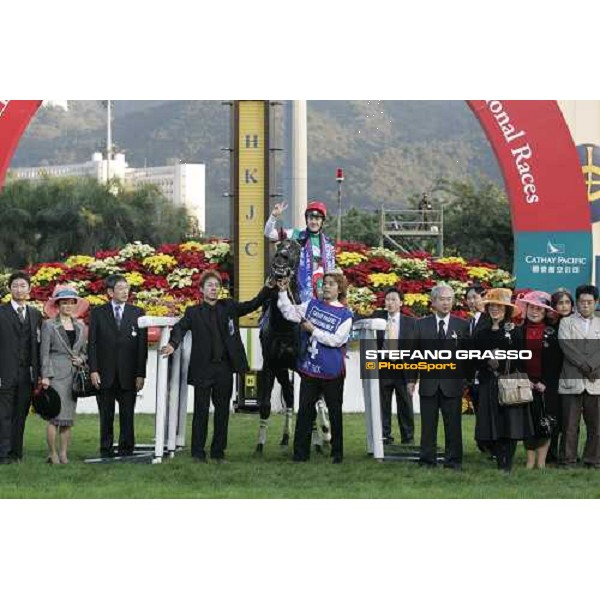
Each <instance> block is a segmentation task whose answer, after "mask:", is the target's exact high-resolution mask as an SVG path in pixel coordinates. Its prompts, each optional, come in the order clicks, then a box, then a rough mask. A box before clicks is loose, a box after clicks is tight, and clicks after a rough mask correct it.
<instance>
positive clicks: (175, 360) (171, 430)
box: [167, 340, 181, 457]
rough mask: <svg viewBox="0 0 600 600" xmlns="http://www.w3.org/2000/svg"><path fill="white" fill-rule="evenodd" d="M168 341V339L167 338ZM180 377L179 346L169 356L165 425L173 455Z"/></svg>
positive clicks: (169, 447)
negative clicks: (167, 403) (167, 406)
mask: <svg viewBox="0 0 600 600" xmlns="http://www.w3.org/2000/svg"><path fill="white" fill-rule="evenodd" d="M167 341H168V340H167ZM180 377H181V347H179V348H177V350H176V351H175V352H174V353H173V355H172V357H171V374H170V378H169V379H170V381H169V411H168V426H167V451H168V452H169V456H171V457H173V456H175V446H176V443H177V439H176V438H177V421H178V420H179V389H180V387H179V378H180Z"/></svg>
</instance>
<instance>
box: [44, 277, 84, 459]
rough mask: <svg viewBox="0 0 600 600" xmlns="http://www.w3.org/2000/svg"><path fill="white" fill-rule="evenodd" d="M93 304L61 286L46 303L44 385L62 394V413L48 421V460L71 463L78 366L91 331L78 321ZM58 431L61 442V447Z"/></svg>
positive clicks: (81, 360)
mask: <svg viewBox="0 0 600 600" xmlns="http://www.w3.org/2000/svg"><path fill="white" fill-rule="evenodd" d="M88 308H89V304H88V302H87V300H84V299H83V298H80V297H79V296H78V294H77V292H76V291H75V290H74V289H72V288H69V287H61V286H57V287H56V289H55V290H54V293H53V294H52V297H51V298H50V299H49V300H48V302H47V303H46V306H45V307H44V312H45V313H46V315H47V316H48V317H49V318H48V319H47V320H46V321H45V322H44V324H43V325H42V339H41V347H40V354H41V362H42V386H43V387H44V388H48V387H49V386H50V385H52V387H53V388H54V389H55V390H56V391H57V392H58V393H59V395H60V400H61V410H60V414H59V415H58V416H57V417H56V418H54V419H51V420H50V421H49V422H48V429H47V442H48V462H49V463H53V464H58V463H62V464H67V463H68V462H69V458H68V449H69V442H70V440H71V427H72V426H73V423H74V421H75V409H76V406H77V405H76V400H75V398H73V375H74V374H75V367H76V366H80V365H82V364H83V363H84V362H85V357H86V346H87V332H86V329H85V327H84V325H82V324H81V323H80V322H79V321H78V320H77V317H78V316H83V315H84V314H85V312H86V311H87V309H88ZM57 434H58V437H59V438H60V445H59V447H58V448H57V443H56V442H57V439H56V438H57Z"/></svg>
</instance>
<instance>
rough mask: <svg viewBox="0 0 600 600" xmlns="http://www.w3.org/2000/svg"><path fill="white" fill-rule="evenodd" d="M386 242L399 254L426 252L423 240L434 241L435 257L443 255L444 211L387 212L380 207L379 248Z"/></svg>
mask: <svg viewBox="0 0 600 600" xmlns="http://www.w3.org/2000/svg"><path fill="white" fill-rule="evenodd" d="M386 240H387V241H388V242H389V243H390V244H392V246H394V247H395V248H396V249H398V250H400V251H401V252H415V251H423V250H426V249H425V248H424V247H423V241H424V240H434V242H435V243H436V245H437V255H438V256H443V255H444V211H443V209H442V208H439V209H427V210H423V209H416V208H415V209H406V210H387V209H386V208H385V207H384V206H382V207H381V229H380V246H384V245H385V241H386Z"/></svg>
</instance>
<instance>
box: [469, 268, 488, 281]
mask: <svg viewBox="0 0 600 600" xmlns="http://www.w3.org/2000/svg"><path fill="white" fill-rule="evenodd" d="M467 273H468V274H469V277H470V278H471V279H476V280H478V281H487V280H488V279H489V276H490V273H492V269H488V268H487V267H467Z"/></svg>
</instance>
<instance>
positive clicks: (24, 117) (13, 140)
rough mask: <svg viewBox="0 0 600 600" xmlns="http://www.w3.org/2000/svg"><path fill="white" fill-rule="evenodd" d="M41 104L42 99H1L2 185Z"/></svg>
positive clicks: (0, 170)
mask: <svg viewBox="0 0 600 600" xmlns="http://www.w3.org/2000/svg"><path fill="white" fill-rule="evenodd" d="M41 104H42V101H41V100H0V187H2V185H3V183H4V177H5V175H6V171H7V170H8V167H9V165H10V161H11V159H12V157H13V154H14V153H15V150H16V149H17V145H18V144H19V140H20V139H21V135H23V132H24V131H25V128H26V127H27V125H29V121H31V118H32V117H33V115H34V114H35V112H36V111H37V109H38V108H39V107H40V106H41Z"/></svg>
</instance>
